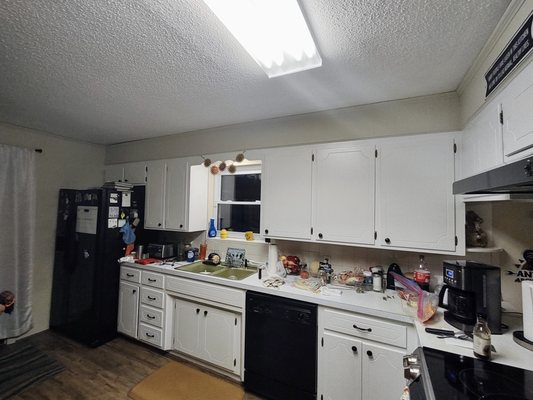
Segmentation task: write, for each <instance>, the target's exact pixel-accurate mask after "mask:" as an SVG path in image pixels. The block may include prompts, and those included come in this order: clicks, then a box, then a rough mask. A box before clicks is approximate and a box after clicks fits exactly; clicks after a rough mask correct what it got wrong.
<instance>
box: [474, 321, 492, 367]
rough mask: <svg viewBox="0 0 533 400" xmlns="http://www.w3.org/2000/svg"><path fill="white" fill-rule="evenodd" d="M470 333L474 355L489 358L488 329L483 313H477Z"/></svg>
mask: <svg viewBox="0 0 533 400" xmlns="http://www.w3.org/2000/svg"><path fill="white" fill-rule="evenodd" d="M472 334H473V339H474V345H473V348H474V355H475V356H476V357H478V358H482V359H484V360H490V329H489V326H488V324H487V319H486V316H485V315H484V314H482V313H479V314H478V315H477V322H476V325H475V326H474V330H473V332H472Z"/></svg>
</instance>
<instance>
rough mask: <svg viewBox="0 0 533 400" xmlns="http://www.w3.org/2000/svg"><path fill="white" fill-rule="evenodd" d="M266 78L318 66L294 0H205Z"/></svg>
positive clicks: (313, 44)
mask: <svg viewBox="0 0 533 400" xmlns="http://www.w3.org/2000/svg"><path fill="white" fill-rule="evenodd" d="M204 2H205V3H206V4H207V5H208V6H209V8H211V10H212V11H213V12H214V13H215V15H216V16H217V17H218V18H219V19H220V20H221V21H222V23H223V24H224V25H225V26H226V28H228V30H229V31H230V32H231V33H232V34H233V36H235V38H236V39H237V40H238V41H239V43H240V44H241V45H242V46H243V47H244V49H245V50H246V51H247V52H248V53H250V55H251V56H252V57H253V59H254V60H255V61H256V62H257V63H258V64H259V65H260V66H261V68H263V70H264V71H265V72H266V74H267V75H268V77H269V78H274V77H276V76H280V75H286V74H292V73H293V72H298V71H304V70H306V69H311V68H316V67H320V66H321V65H322V59H321V58H320V55H319V54H318V50H317V48H316V46H315V43H314V42H313V38H312V37H311V32H309V28H308V27H307V24H306V23H305V19H304V17H303V15H302V11H301V10H300V6H299V5H298V1H297V0H204Z"/></svg>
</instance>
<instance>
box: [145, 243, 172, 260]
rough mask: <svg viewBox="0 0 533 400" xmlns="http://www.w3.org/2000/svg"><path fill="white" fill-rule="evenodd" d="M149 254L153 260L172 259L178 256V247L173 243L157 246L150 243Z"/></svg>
mask: <svg viewBox="0 0 533 400" xmlns="http://www.w3.org/2000/svg"><path fill="white" fill-rule="evenodd" d="M146 249H147V251H148V254H149V255H150V257H153V258H160V259H161V258H170V257H174V256H175V255H176V245H174V244H172V243H166V244H155V243H150V244H149V245H148V246H147V247H146Z"/></svg>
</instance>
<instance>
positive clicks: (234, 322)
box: [200, 307, 241, 373]
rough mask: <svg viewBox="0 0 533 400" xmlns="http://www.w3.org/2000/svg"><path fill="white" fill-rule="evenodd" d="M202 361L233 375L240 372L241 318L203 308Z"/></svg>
mask: <svg viewBox="0 0 533 400" xmlns="http://www.w3.org/2000/svg"><path fill="white" fill-rule="evenodd" d="M200 318H203V321H204V326H203V332H204V335H203V337H204V343H203V346H202V347H203V350H204V359H205V361H208V362H210V363H212V364H215V365H218V366H220V367H222V368H225V369H227V370H230V371H233V372H235V373H239V372H240V348H241V340H240V339H241V316H240V315H239V314H235V313H233V312H230V311H225V310H220V309H217V308H211V307H203V308H202V311H201V317H200Z"/></svg>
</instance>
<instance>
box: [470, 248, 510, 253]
mask: <svg viewBox="0 0 533 400" xmlns="http://www.w3.org/2000/svg"><path fill="white" fill-rule="evenodd" d="M466 252H467V253H502V252H503V249H502V248H501V247H467V248H466Z"/></svg>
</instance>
